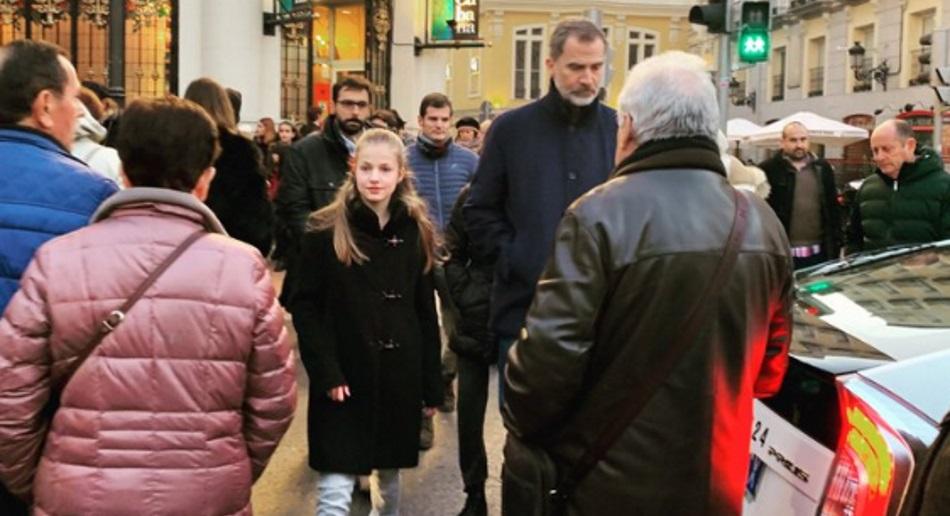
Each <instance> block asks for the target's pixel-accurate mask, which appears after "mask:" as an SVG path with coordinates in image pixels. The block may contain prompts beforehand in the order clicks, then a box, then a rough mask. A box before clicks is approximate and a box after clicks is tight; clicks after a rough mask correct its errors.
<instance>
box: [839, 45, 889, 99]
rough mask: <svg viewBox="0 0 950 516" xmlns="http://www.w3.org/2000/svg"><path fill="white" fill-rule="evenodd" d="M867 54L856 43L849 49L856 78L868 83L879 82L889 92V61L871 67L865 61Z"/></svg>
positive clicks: (884, 60) (885, 60)
mask: <svg viewBox="0 0 950 516" xmlns="http://www.w3.org/2000/svg"><path fill="white" fill-rule="evenodd" d="M865 52H867V51H866V50H865V48H864V47H863V46H861V43H860V42H858V41H855V42H854V46H853V47H851V48H849V49H848V55H849V56H851V69H852V70H854V78H855V79H857V80H859V81H861V82H867V81H868V80H874V81H877V82H878V84H880V85H881V87H882V88H884V91H887V76H888V75H890V72H891V68H890V67H889V66H888V65H887V59H883V60H881V64H879V65H877V66H875V67H870V66H868V63H866V62H865V60H864V54H865Z"/></svg>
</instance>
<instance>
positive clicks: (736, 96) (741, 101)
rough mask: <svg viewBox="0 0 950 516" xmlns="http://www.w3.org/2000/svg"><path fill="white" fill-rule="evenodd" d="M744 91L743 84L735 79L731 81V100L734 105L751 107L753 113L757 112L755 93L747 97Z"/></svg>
mask: <svg viewBox="0 0 950 516" xmlns="http://www.w3.org/2000/svg"><path fill="white" fill-rule="evenodd" d="M742 89H743V88H742V83H741V82H739V81H737V80H736V78H735V77H732V78H731V79H729V98H730V99H731V100H732V105H733V106H749V107H750V108H752V111H755V92H754V91H753V92H751V93H749V94H748V95H746V94H745V92H743V91H742Z"/></svg>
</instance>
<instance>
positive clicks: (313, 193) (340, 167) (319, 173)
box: [276, 76, 373, 308]
mask: <svg viewBox="0 0 950 516" xmlns="http://www.w3.org/2000/svg"><path fill="white" fill-rule="evenodd" d="M372 98H373V85H372V84H371V83H370V82H369V81H367V80H366V79H364V78H362V77H359V76H348V77H344V78H343V79H342V80H340V81H338V82H337V83H336V84H334V85H333V114H332V115H330V116H329V117H327V119H326V120H325V121H324V124H323V127H324V130H323V132H322V133H321V134H320V135H319V136H317V137H313V138H302V139H301V140H300V141H298V142H297V143H295V144H294V145H293V146H292V147H291V148H290V150H289V151H287V154H286V156H285V158H284V161H283V162H282V163H281V168H280V174H281V181H280V189H279V190H278V192H277V199H276V206H277V217H278V219H279V221H280V223H281V225H282V226H283V231H284V235H283V237H285V238H287V241H288V243H289V245H288V252H287V254H288V257H287V260H288V264H292V263H293V258H294V256H295V255H296V253H297V246H298V244H299V242H300V238H301V237H302V236H303V234H304V232H305V231H306V228H307V219H308V218H309V217H310V213H312V212H314V211H316V210H319V209H320V208H323V207H324V206H326V205H328V204H330V202H331V201H333V197H334V196H335V195H336V191H337V189H338V188H339V187H340V185H342V184H343V181H344V180H345V179H346V173H347V170H349V162H350V158H351V157H352V156H353V152H354V151H355V150H356V140H357V139H359V137H360V135H361V134H362V133H363V130H364V129H366V127H367V120H369V115H370V112H371V111H372V109H371V101H372ZM288 300H289V292H288V289H287V288H284V291H283V293H282V294H281V302H283V303H284V304H286V303H287V301H288ZM288 308H290V307H288Z"/></svg>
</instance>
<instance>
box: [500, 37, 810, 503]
mask: <svg viewBox="0 0 950 516" xmlns="http://www.w3.org/2000/svg"><path fill="white" fill-rule="evenodd" d="M619 106H620V108H619V115H618V116H619V118H620V120H619V122H620V124H619V129H618V131H617V155H616V168H615V170H614V173H613V175H612V179H611V180H610V181H608V182H607V183H605V184H604V185H602V186H600V187H597V188H595V189H593V190H592V191H590V192H589V193H587V194H586V195H584V196H583V197H581V198H580V199H578V200H577V201H576V202H575V203H574V204H573V205H571V207H570V208H569V209H568V210H567V213H566V214H565V216H564V219H563V220H562V221H561V224H560V226H559V228H558V230H557V236H556V241H555V247H554V251H553V255H552V257H551V259H550V261H549V262H548V264H547V266H546V268H545V270H544V273H543V275H542V276H541V280H540V282H539V283H538V287H537V291H536V294H535V297H534V300H533V303H532V305H531V308H530V309H529V311H528V316H527V319H526V325H525V329H524V330H523V331H522V335H521V338H520V340H519V341H518V342H517V343H516V344H515V345H514V347H513V348H512V349H511V352H510V354H509V356H508V359H509V365H508V371H507V375H506V387H505V393H506V394H505V406H504V411H503V412H504V418H505V424H506V426H507V427H508V430H509V436H508V442H507V443H506V446H505V471H504V478H503V501H502V504H503V507H504V509H505V513H506V514H527V512H524V511H525V510H527V508H526V507H525V505H527V504H530V503H532V501H538V500H540V499H542V498H541V497H539V496H537V495H538V493H542V492H545V490H549V489H551V488H552V487H553V488H555V489H556V495H555V496H553V497H552V498H550V499H549V500H548V501H550V502H552V503H557V504H561V505H562V508H563V510H564V514H569V515H570V514H585V515H588V514H597V515H612V514H616V515H627V514H662V515H664V516H665V515H669V514H704V515H709V514H723V515H725V514H729V515H731V514H736V515H737V514H739V513H740V512H741V500H742V492H743V486H744V485H745V480H746V470H747V467H748V453H749V443H750V436H751V422H752V421H751V420H752V400H753V398H754V397H764V396H769V395H772V394H774V393H775V392H776V391H778V389H779V386H780V385H781V382H782V377H783V375H784V372H785V368H786V364H787V352H788V343H789V336H790V331H791V324H790V309H791V302H792V301H791V291H792V275H791V274H792V258H791V256H790V252H789V244H788V239H787V237H786V236H785V232H784V231H783V229H782V225H781V223H780V222H779V221H778V219H777V218H776V216H775V214H774V213H773V212H772V210H771V209H770V208H769V207H768V205H767V204H765V202H764V201H762V200H761V199H760V198H758V197H757V196H755V195H749V194H744V193H740V192H738V191H737V190H735V189H734V188H733V187H731V186H730V185H729V183H728V182H727V179H726V172H725V170H724V169H723V164H722V161H721V159H720V156H719V149H718V147H717V145H716V140H715V138H716V130H717V126H718V121H719V113H718V109H717V106H716V92H715V89H714V87H713V84H712V82H711V81H710V78H709V74H708V73H707V72H706V70H705V63H704V62H703V61H702V59H700V58H699V57H696V56H694V55H689V54H685V53H683V52H668V53H665V54H662V55H659V56H656V57H653V58H650V59H648V60H646V61H644V62H642V63H640V64H639V65H637V66H636V67H635V68H633V70H632V71H631V72H630V74H629V76H628V77H627V80H626V84H625V85H624V88H623V91H622V92H621V93H620V99H619ZM539 452H543V453H544V454H546V455H548V456H549V457H550V459H551V461H552V462H553V463H554V464H555V465H556V467H557V469H558V471H559V474H558V475H557V476H556V477H551V476H549V478H559V481H551V484H552V485H543V486H539V485H538V482H532V481H531V480H526V479H531V478H532V477H534V478H544V477H545V476H546V475H544V472H545V471H546V468H545V467H543V464H544V463H545V461H539V460H537V458H538V457H540V456H541V455H540V454H539Z"/></svg>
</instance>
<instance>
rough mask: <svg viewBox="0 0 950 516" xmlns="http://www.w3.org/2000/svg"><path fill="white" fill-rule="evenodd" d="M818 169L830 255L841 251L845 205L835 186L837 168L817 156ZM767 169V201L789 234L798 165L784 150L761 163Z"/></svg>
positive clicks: (824, 242)
mask: <svg viewBox="0 0 950 516" xmlns="http://www.w3.org/2000/svg"><path fill="white" fill-rule="evenodd" d="M814 166H815V170H817V172H818V180H819V184H820V185H821V190H822V192H821V199H820V201H821V227H822V234H823V240H824V241H823V242H822V246H823V247H824V250H825V252H826V253H827V255H828V258H829V259H834V258H837V257H838V254H839V253H840V251H841V246H842V241H843V240H844V235H843V233H844V232H843V231H842V229H843V228H842V225H841V207H840V206H839V205H838V189H837V187H836V186H835V171H834V169H833V168H831V165H830V164H829V163H828V162H827V161H825V160H823V159H817V158H816V159H815V163H814ZM759 168H761V169H762V170H764V171H765V175H766V177H768V180H769V185H770V186H771V187H772V191H771V193H769V198H768V199H766V201H767V202H768V203H769V206H771V207H772V210H774V211H775V214H776V215H778V219H779V220H780V221H781V222H782V226H783V227H784V228H785V233H786V234H787V233H788V231H789V229H790V228H791V223H792V206H793V205H794V204H795V178H796V176H795V174H796V173H797V171H796V170H795V166H794V165H792V164H791V163H790V162H789V161H788V160H787V159H785V158H784V157H783V155H782V153H781V152H779V153H777V154H776V155H775V156H772V157H771V158H769V159H767V160H765V161H763V162H762V163H760V164H759Z"/></svg>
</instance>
